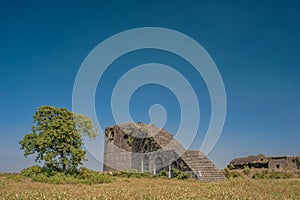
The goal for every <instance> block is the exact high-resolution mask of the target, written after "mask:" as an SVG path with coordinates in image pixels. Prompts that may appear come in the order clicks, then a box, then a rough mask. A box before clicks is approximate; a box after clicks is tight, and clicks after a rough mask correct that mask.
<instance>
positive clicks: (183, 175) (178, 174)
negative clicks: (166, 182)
mask: <svg viewBox="0 0 300 200" xmlns="http://www.w3.org/2000/svg"><path fill="white" fill-rule="evenodd" d="M172 173H173V177H174V178H177V179H187V178H189V177H190V174H189V173H184V172H181V170H180V169H176V168H173V169H172Z"/></svg>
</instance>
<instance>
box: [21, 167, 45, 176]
mask: <svg viewBox="0 0 300 200" xmlns="http://www.w3.org/2000/svg"><path fill="white" fill-rule="evenodd" d="M40 173H42V168H41V167H40V166H38V165H35V166H31V167H28V168H26V169H23V170H22V171H21V173H20V175H21V176H24V177H34V176H36V175H38V174H40Z"/></svg>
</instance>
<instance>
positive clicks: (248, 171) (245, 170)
mask: <svg viewBox="0 0 300 200" xmlns="http://www.w3.org/2000/svg"><path fill="white" fill-rule="evenodd" d="M243 173H244V174H245V175H249V174H250V173H251V170H250V169H249V167H248V166H246V167H244V170H243Z"/></svg>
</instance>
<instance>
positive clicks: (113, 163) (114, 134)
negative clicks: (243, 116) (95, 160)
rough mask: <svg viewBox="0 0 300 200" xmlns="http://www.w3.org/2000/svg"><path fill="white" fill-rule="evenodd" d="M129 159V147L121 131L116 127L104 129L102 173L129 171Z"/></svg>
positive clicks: (130, 155)
mask: <svg viewBox="0 0 300 200" xmlns="http://www.w3.org/2000/svg"><path fill="white" fill-rule="evenodd" d="M131 159H132V153H131V147H130V146H129V145H128V143H127V138H126V137H124V134H123V133H122V131H121V130H120V129H119V128H118V127H117V126H114V127H108V128H106V129H105V144H104V164H103V171H115V170H118V171H125V170H129V169H131Z"/></svg>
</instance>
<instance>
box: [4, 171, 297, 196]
mask: <svg viewBox="0 0 300 200" xmlns="http://www.w3.org/2000/svg"><path fill="white" fill-rule="evenodd" d="M0 199H300V179H284V180H252V179H232V180H228V181H224V182H220V183H202V182H199V181H195V180H170V179H163V178H155V179H151V178H141V179H138V178H116V179H115V181H114V182H113V183H106V184H99V185H81V184H79V185H55V184H46V183H36V182H32V181H30V180H29V179H16V178H14V176H13V177H10V176H7V175H1V176H0Z"/></svg>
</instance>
